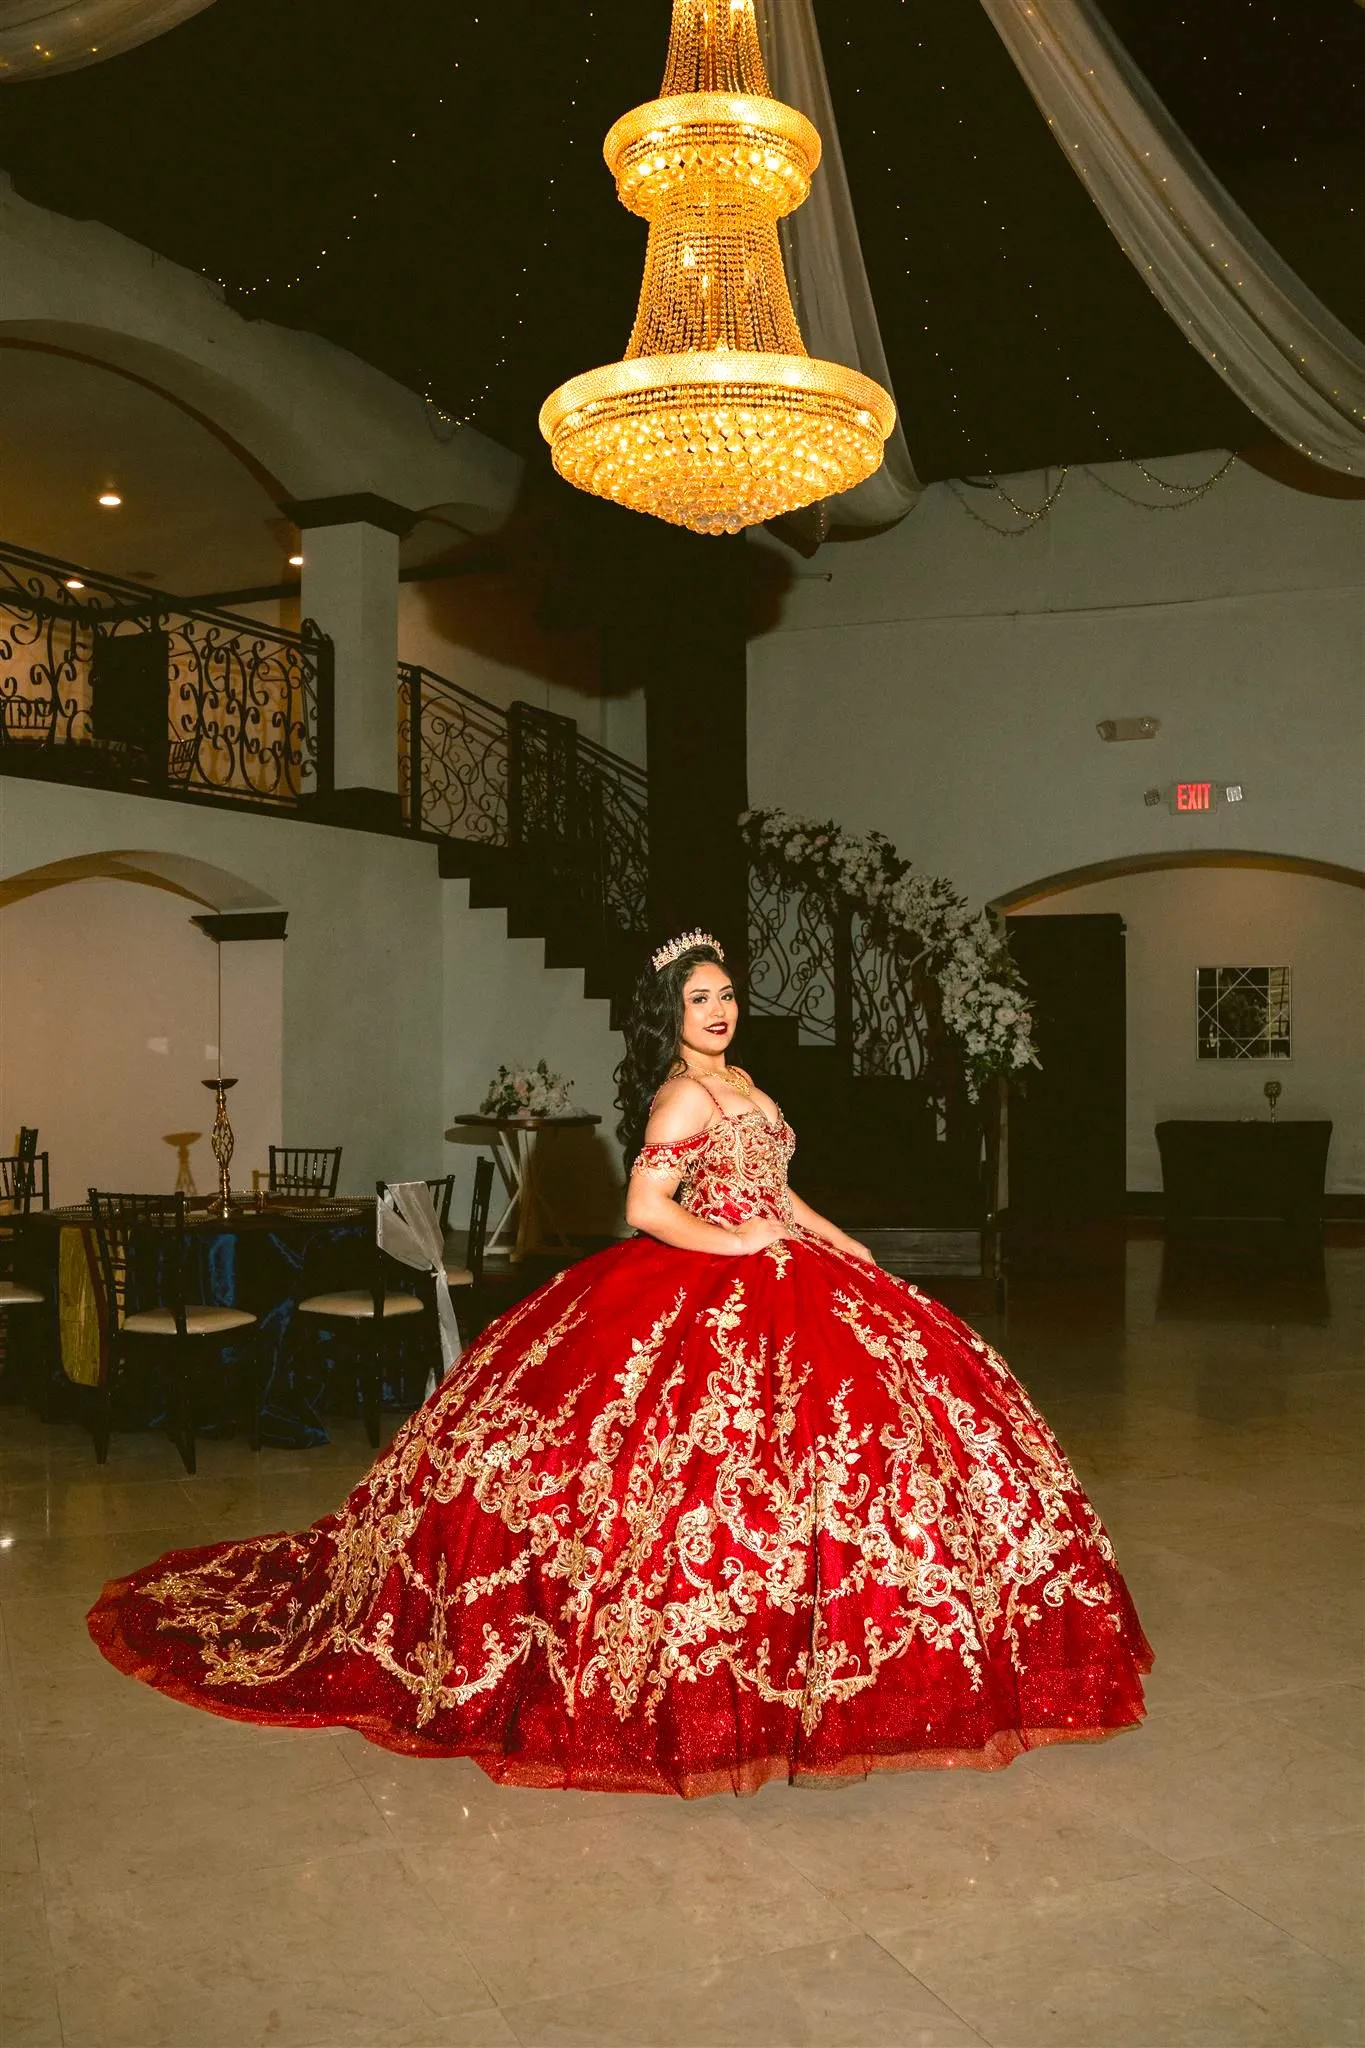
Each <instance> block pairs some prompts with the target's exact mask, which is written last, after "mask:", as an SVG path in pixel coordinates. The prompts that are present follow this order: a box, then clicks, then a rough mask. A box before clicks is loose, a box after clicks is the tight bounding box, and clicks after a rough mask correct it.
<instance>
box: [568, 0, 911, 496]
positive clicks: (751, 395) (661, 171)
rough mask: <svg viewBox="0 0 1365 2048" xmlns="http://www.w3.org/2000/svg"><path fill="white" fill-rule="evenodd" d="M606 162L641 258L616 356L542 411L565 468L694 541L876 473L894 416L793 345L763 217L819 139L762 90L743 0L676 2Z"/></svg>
mask: <svg viewBox="0 0 1365 2048" xmlns="http://www.w3.org/2000/svg"><path fill="white" fill-rule="evenodd" d="M604 154H605V156H606V160H607V167H608V169H609V170H610V171H611V174H612V176H613V177H614V178H615V180H616V196H617V198H618V199H619V200H620V201H621V204H622V205H623V206H625V207H627V208H629V210H630V211H631V212H632V213H637V214H640V215H641V216H642V217H643V218H644V219H645V220H647V221H648V222H649V247H648V251H647V253H646V256H645V275H644V283H643V285H642V287H641V290H640V304H639V308H638V310H637V312H636V315H635V327H634V331H633V332H632V334H631V337H630V344H629V346H628V348H627V349H626V353H625V359H624V361H622V362H619V363H607V364H606V365H604V366H603V368H601V369H598V370H585V371H584V372H583V374H582V375H581V376H578V377H571V378H570V379H569V382H568V383H567V384H561V385H560V387H559V389H558V390H557V391H555V392H552V393H551V395H550V396H549V398H547V399H546V401H545V403H544V405H543V406H542V407H541V411H540V431H541V432H542V434H544V436H545V438H546V440H547V441H548V442H549V444H550V452H551V456H552V459H553V461H554V466H555V468H556V469H557V470H558V471H559V473H560V475H561V476H563V477H566V478H567V479H568V481H569V482H570V483H571V484H576V485H577V486H578V488H579V489H580V490H583V491H591V492H593V493H595V494H596V496H598V497H600V498H611V499H614V500H615V502H616V503H617V504H619V505H628V506H629V507H630V508H631V509H632V510H633V511H636V512H649V513H652V514H653V515H654V516H655V518H657V519H666V520H668V521H669V522H670V523H671V524H672V525H674V526H690V527H691V528H692V529H693V531H694V532H697V533H738V532H739V531H740V530H741V528H743V527H746V526H754V525H758V524H759V523H761V522H762V521H763V520H765V519H774V518H776V517H778V515H779V514H781V513H783V512H795V511H796V510H797V509H798V508H799V507H800V506H802V505H810V504H814V503H815V502H816V501H817V500H818V499H820V498H829V497H833V496H834V495H835V494H836V493H837V492H839V491H847V490H851V489H852V487H853V486H854V484H857V483H861V482H862V480H863V478H864V477H867V476H871V474H872V473H873V471H874V470H876V469H878V468H880V466H881V461H882V455H883V450H884V444H885V442H886V437H887V435H888V434H889V433H890V432H891V429H892V427H893V426H894V424H895V419H896V408H895V406H894V404H893V403H892V400H891V398H890V396H889V395H888V394H887V393H886V392H885V391H883V390H882V388H881V386H880V385H879V384H874V383H873V381H872V379H871V378H870V377H864V376H863V375H862V374H861V372H860V371H858V370H850V369H846V368H844V366H843V365H842V364H839V363H826V362H821V361H820V360H819V359H818V358H816V357H814V356H810V355H808V354H807V353H806V346H805V343H804V342H803V341H802V339H801V330H800V328H799V326H798V325H797V321H796V314H795V313H794V311H793V310H792V302H791V294H790V292H789V291H788V289H787V276H786V272H785V270H784V269H783V267H782V251H781V247H780V245H779V243H778V235H777V223H778V220H779V219H780V218H781V216H782V215H783V214H787V213H792V212H794V211H795V209H796V208H797V207H798V206H800V205H801V203H802V202H803V200H804V199H805V198H806V196H807V194H808V193H809V191H810V181H811V176H812V173H813V172H814V170H815V167H816V165H817V164H818V163H819V161H820V137H819V136H818V135H817V133H816V131H815V129H814V128H813V127H812V126H811V124H810V122H809V121H808V120H807V119H806V117H805V115H804V114H799V113H797V111H796V109H795V108H794V107H788V106H784V105H783V104H782V102H781V101H780V100H775V99H774V98H773V97H772V93H771V89H770V87H769V85H768V78H767V73H766V71H765V70H764V66H763V55H762V52H761V50H760V48H759V41H758V29H757V25H756V23H755V21H754V0H673V26H672V33H671V35H670V38H669V45H668V65H667V69H666V71H665V74H664V82H663V86H662V89H661V96H660V98H658V99H657V100H651V101H650V102H649V103H648V104H647V105H646V106H642V107H636V108H634V110H633V111H632V112H631V113H629V114H625V115H623V116H622V118H621V119H620V120H619V121H618V122H617V123H616V125H615V127H614V128H613V129H612V130H611V132H610V133H609V135H608V136H607V140H606V144H605V148H604Z"/></svg>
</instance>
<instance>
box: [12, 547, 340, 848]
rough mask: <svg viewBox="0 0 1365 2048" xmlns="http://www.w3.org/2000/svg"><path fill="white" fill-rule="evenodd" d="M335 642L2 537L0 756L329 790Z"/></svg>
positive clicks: (189, 790)
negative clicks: (191, 601) (193, 602)
mask: <svg viewBox="0 0 1365 2048" xmlns="http://www.w3.org/2000/svg"><path fill="white" fill-rule="evenodd" d="M331 742H332V647H331V642H330V641H329V640H328V639H327V638H326V636H325V635H324V634H322V633H320V632H319V631H318V629H317V627H316V626H315V625H313V623H312V622H311V620H305V621H304V623H303V626H302V628H301V629H300V631H299V632H297V633H290V632H287V631H285V630H284V629H283V628H281V627H276V626H268V625H265V624H263V623H262V622H261V621H260V620H257V619H249V618H245V617H242V616H240V615H238V614H236V613H233V612H220V611H213V610H202V609H197V608H195V607H192V606H189V605H185V604H181V603H179V602H178V601H177V600H176V599H175V598H173V597H168V596H167V595H166V594H165V593H164V592H162V591H159V590H151V589H148V588H146V587H145V586H143V585H141V584H136V583H129V582H125V581H124V580H123V579H121V578H118V577H113V576H105V575H101V574H99V573H97V572H96V571H94V570H90V569H81V568H78V567H77V566H76V565H75V564H74V563H70V562H62V561H58V560H56V559H54V558H52V557H50V556H47V555H39V554H34V553H32V552H31V551H30V550H28V549H25V548H18V547H11V546H8V545H3V544H0V748H3V750H4V751H3V755H0V764H2V765H7V766H10V767H26V768H29V769H33V770H36V771H37V772H39V773H42V774H49V773H50V774H54V775H60V776H62V777H64V778H65V777H67V776H70V777H79V778H81V779H88V780H92V781H98V782H108V783H112V784H114V785H124V784H127V785H131V786H135V787H151V788H156V789H164V790H172V791H177V792H180V793H183V794H197V795H213V796H216V797H227V798H232V799H236V800H237V801H240V802H247V803H251V804H264V805H268V806H270V807H271V808H278V807H281V806H291V805H295V804H298V803H299V802H300V801H301V800H302V799H304V798H306V797H310V796H314V795H320V794H325V793H326V792H327V791H328V789H329V788H330V786H331V775H332V744H331Z"/></svg>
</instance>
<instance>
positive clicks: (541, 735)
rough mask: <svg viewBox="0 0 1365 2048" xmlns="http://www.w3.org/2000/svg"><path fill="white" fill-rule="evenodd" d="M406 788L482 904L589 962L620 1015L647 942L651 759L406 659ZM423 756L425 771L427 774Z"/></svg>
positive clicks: (586, 980)
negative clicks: (625, 753) (613, 748)
mask: <svg viewBox="0 0 1365 2048" xmlns="http://www.w3.org/2000/svg"><path fill="white" fill-rule="evenodd" d="M399 704H400V714H401V728H400V730H401V734H402V745H401V750H400V787H401V789H402V793H403V814H404V818H405V820H406V822H407V825H408V829H409V830H410V831H412V832H414V833H415V834H417V835H418V836H420V837H422V838H435V840H436V841H437V850H438V860H439V863H440V871H441V873H442V875H444V876H447V877H455V876H458V877H461V878H464V879H467V880H468V882H469V901H470V907H471V908H472V909H475V910H495V909H496V910H502V911H504V912H505V913H506V917H507V932H508V936H509V937H510V938H522V939H535V938H538V939H541V940H542V941H543V942H544V947H545V965H546V966H547V967H576V968H580V969H581V970H582V974H583V990H584V994H585V995H587V996H590V997H604V998H605V999H606V1000H607V1001H608V1002H609V1003H610V1005H611V1021H612V1024H613V1026H615V1027H619V1025H620V1023H621V1021H622V1017H623V1015H624V1011H625V1006H626V1003H627V1001H628V1000H629V995H630V989H631V985H632V983H633V982H634V980H635V977H636V975H637V974H638V973H639V966H640V957H641V954H642V952H643V950H644V946H645V944H646V940H647V902H648V886H649V838H648V823H647V806H646V782H645V776H644V773H643V771H642V770H641V769H639V768H636V767H635V766H634V765H633V763H631V762H629V761H625V760H622V759H621V757H620V756H619V755H616V754H613V753H610V752H609V751H608V749H607V748H605V747H599V746H598V745H597V744H596V743H595V742H594V741H592V740H589V739H585V738H584V737H583V735H582V734H581V733H580V732H579V730H578V727H577V726H576V725H575V723H574V721H573V719H571V718H564V717H561V716H560V715H559V714H558V713H556V712H553V711H542V710H541V709H539V707H538V706H536V705H533V704H525V703H514V704H512V705H510V706H509V707H508V709H507V710H506V711H504V710H502V709H501V708H500V707H499V706H498V705H495V704H490V703H488V702H487V701H486V700H485V699H484V698H481V697H476V696H475V695H474V693H473V692H472V691H469V690H464V689H461V688H460V687H459V685H458V684H455V683H451V682H448V681H447V680H446V679H445V678H443V677H441V676H436V675H433V674H432V672H431V671H430V670H428V669H421V668H415V667H411V666H405V667H404V668H403V669H401V670H400V675H399ZM414 765H415V772H414Z"/></svg>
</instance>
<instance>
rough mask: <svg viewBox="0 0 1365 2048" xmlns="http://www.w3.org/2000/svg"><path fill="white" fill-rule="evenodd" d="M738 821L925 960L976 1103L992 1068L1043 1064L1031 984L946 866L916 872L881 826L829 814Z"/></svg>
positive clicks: (757, 850) (1001, 1070)
mask: <svg viewBox="0 0 1365 2048" xmlns="http://www.w3.org/2000/svg"><path fill="white" fill-rule="evenodd" d="M739 825H740V830H741V832H742V834H743V836H744V840H745V843H746V844H747V846H748V847H749V850H750V853H751V854H752V855H753V857H754V859H755V861H756V862H757V863H758V864H759V866H761V867H762V866H770V867H774V868H776V869H778V870H779V871H781V872H783V873H785V874H786V875H787V876H788V877H789V878H790V879H791V880H792V881H795V882H798V883H803V884H804V885H805V886H807V887H810V888H815V889H819V890H822V891H823V892H824V893H825V894H826V895H828V896H829V897H830V898H831V899H833V900H835V901H839V900H842V901H843V902H844V903H845V904H846V905H847V906H849V907H850V908H852V909H853V910H855V911H856V912H858V913H859V914H860V915H861V917H862V919H863V922H864V927H865V932H866V936H867V937H868V938H869V939H870V940H871V941H872V942H873V944H877V945H882V946H885V947H887V948H888V949H889V950H891V951H893V952H894V953H896V954H897V955H898V956H899V958H900V959H901V960H902V961H903V962H904V965H905V971H906V973H907V975H908V974H909V973H910V971H911V969H912V968H914V967H921V968H922V969H923V970H924V971H925V972H926V973H927V974H928V976H929V978H930V979H931V980H932V982H933V983H934V986H935V988H936V989H937V991H938V997H939V1005H940V1008H941V1010H942V1015H943V1022H944V1024H945V1025H946V1026H947V1028H948V1030H949V1031H950V1032H951V1033H952V1035H953V1037H954V1038H955V1039H956V1040H957V1042H958V1046H959V1048H960V1050H961V1053H962V1059H963V1065H964V1068H965V1070H966V1080H967V1092H968V1094H969V1095H970V1096H971V1099H972V1100H973V1101H974V1102H975V1101H976V1100H978V1099H979V1096H980V1093H981V1089H982V1086H983V1085H984V1083H985V1082H986V1081H988V1080H989V1079H990V1078H991V1076H992V1075H995V1074H1009V1073H1015V1072H1018V1071H1019V1070H1020V1069H1021V1068H1025V1067H1036V1066H1038V1065H1039V1064H1040V1062H1039V1059H1038V1051H1037V1047H1036V1046H1035V1045H1034V1042H1033V1019H1032V1016H1031V1013H1030V1011H1029V1004H1028V993H1027V991H1026V989H1025V988H1024V985H1023V982H1022V980H1021V978H1020V975H1019V970H1018V969H1017V967H1016V966H1015V964H1014V962H1013V960H1011V958H1010V953H1009V946H1008V944H1007V942H1006V940H1005V937H1004V935H1003V933H1001V932H999V931H998V930H997V929H996V927H995V926H994V925H993V924H992V922H991V919H990V916H989V914H988V913H987V912H986V911H984V910H980V911H976V912H973V911H972V910H971V909H970V908H969V906H968V904H967V901H966V899H965V897H962V896H959V895H958V894H957V893H956V891H955V890H954V889H953V887H952V884H951V883H949V882H947V881H945V880H944V878H943V877H942V876H941V875H917V874H915V873H913V872H912V870H911V868H910V864H909V862H908V861H905V860H902V859H901V857H900V855H899V854H898V853H897V852H896V849H895V847H894V846H893V845H892V844H891V841H890V840H889V839H887V838H886V837H885V835H884V834H883V833H880V832H869V833H868V834H867V836H866V837H865V838H860V837H859V836H858V835H857V834H856V833H853V832H844V831H841V830H840V828H839V827H838V826H837V825H835V824H833V823H831V822H830V821H828V820H824V819H819V818H802V817H797V816H794V815H793V814H792V813H790V812H788V811H783V810H779V809H777V808H775V807H774V808H770V809H767V810H759V811H745V812H743V813H742V814H741V816H740V820H739Z"/></svg>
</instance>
